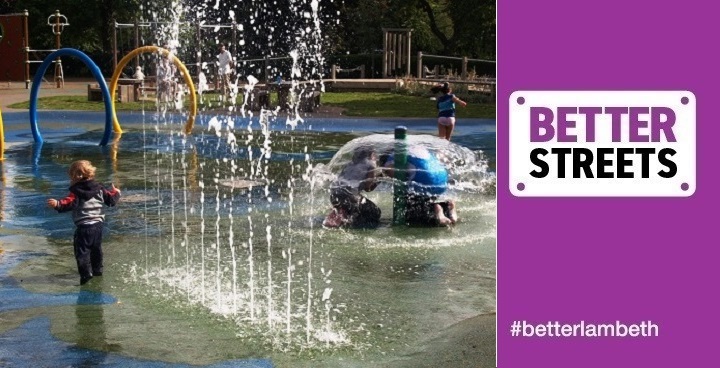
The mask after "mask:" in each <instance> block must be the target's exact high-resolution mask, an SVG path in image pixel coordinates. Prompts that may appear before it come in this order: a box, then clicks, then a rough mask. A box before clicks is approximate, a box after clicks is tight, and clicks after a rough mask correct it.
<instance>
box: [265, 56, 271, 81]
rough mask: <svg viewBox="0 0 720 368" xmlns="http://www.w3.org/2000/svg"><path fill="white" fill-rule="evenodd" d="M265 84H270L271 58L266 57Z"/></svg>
mask: <svg viewBox="0 0 720 368" xmlns="http://www.w3.org/2000/svg"><path fill="white" fill-rule="evenodd" d="M265 83H270V57H269V56H265Z"/></svg>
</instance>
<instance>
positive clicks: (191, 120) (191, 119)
mask: <svg viewBox="0 0 720 368" xmlns="http://www.w3.org/2000/svg"><path fill="white" fill-rule="evenodd" d="M145 52H157V53H160V55H161V56H162V57H169V58H170V61H172V62H173V64H175V66H177V67H178V69H180V72H181V73H182V75H183V78H185V83H187V85H188V88H189V89H190V116H188V120H187V122H186V123H185V134H190V133H191V132H192V128H193V124H195V115H197V96H196V95H195V84H193V81H192V78H191V77H190V73H189V72H188V70H187V68H186V67H185V64H183V63H182V62H181V61H180V59H178V58H177V57H176V56H175V55H174V54H172V53H170V51H168V50H167V49H164V48H162V47H158V46H142V47H138V48H136V49H135V50H132V51H131V52H130V53H129V54H127V55H125V57H124V58H122V60H120V61H119V62H118V65H117V67H116V68H115V72H114V73H113V75H112V78H111V79H110V86H109V88H110V97H111V100H110V101H111V102H110V103H111V104H112V117H113V130H114V131H115V133H122V128H120V123H119V122H118V119H117V114H116V111H115V89H116V88H117V84H118V79H119V78H120V74H121V73H122V70H123V68H124V67H125V65H127V63H129V62H130V60H132V58H134V57H135V56H137V55H138V54H142V53H145Z"/></svg>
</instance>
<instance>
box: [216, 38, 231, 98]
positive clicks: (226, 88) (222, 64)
mask: <svg viewBox="0 0 720 368" xmlns="http://www.w3.org/2000/svg"><path fill="white" fill-rule="evenodd" d="M217 58H218V79H219V80H220V90H221V92H222V95H223V97H224V99H225V100H227V101H229V100H230V74H231V72H232V68H233V61H232V55H230V51H228V50H226V49H225V44H222V43H221V44H220V50H219V51H218V55H217Z"/></svg>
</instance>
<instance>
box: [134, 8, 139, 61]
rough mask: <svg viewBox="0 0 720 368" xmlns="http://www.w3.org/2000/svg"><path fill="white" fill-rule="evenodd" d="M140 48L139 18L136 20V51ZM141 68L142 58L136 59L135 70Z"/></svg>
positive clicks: (137, 57)
mask: <svg viewBox="0 0 720 368" xmlns="http://www.w3.org/2000/svg"><path fill="white" fill-rule="evenodd" d="M139 47H140V24H138V20H137V18H135V50H137V49H138V48H139ZM139 66H140V56H139V55H138V56H136V57H135V68H134V69H137V67H139Z"/></svg>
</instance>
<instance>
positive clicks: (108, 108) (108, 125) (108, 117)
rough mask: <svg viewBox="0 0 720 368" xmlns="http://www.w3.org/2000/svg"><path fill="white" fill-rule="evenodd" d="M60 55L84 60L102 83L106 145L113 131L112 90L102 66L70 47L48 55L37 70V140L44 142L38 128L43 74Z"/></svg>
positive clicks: (33, 114)
mask: <svg viewBox="0 0 720 368" xmlns="http://www.w3.org/2000/svg"><path fill="white" fill-rule="evenodd" d="M60 56H75V57H77V58H79V59H80V60H82V61H83V62H84V63H85V65H87V67H88V68H90V71H91V72H92V74H93V76H94V77H95V80H97V82H98V84H99V85H100V90H101V92H102V95H103V99H104V100H105V134H104V135H103V138H102V140H101V141H100V145H101V146H104V145H106V144H107V142H108V141H109V140H110V133H111V132H112V104H111V102H112V101H110V91H109V90H108V87H107V83H105V77H103V75H102V73H101V72H100V68H98V66H97V64H95V62H93V61H92V59H90V57H89V56H87V55H85V53H83V52H82V51H80V50H76V49H70V48H65V49H60V50H57V51H55V52H53V53H52V54H50V55H48V56H47V57H46V58H45V60H44V61H43V62H42V64H40V68H39V69H38V70H37V72H35V77H34V78H33V84H32V89H31V90H30V129H31V130H32V134H33V138H35V142H38V143H43V139H42V136H41V135H40V131H39V130H38V126H37V98H38V90H39V89H40V84H41V83H42V77H43V75H45V71H46V70H47V68H48V67H49V66H50V63H52V62H53V60H55V59H57V58H58V57H60Z"/></svg>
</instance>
